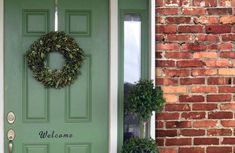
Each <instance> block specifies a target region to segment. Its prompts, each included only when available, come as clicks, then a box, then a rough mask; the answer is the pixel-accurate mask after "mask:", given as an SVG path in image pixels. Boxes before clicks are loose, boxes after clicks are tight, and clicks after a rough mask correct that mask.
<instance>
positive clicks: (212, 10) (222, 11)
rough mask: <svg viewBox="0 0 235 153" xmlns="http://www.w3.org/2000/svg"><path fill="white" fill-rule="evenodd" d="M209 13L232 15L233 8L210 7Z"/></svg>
mask: <svg viewBox="0 0 235 153" xmlns="http://www.w3.org/2000/svg"><path fill="white" fill-rule="evenodd" d="M207 12H208V14H209V15H232V8H208V9H207Z"/></svg>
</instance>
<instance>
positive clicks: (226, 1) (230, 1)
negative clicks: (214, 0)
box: [220, 0, 235, 7]
mask: <svg viewBox="0 0 235 153" xmlns="http://www.w3.org/2000/svg"><path fill="white" fill-rule="evenodd" d="M234 3H235V2H234V0H220V6H225V7H231V6H234Z"/></svg>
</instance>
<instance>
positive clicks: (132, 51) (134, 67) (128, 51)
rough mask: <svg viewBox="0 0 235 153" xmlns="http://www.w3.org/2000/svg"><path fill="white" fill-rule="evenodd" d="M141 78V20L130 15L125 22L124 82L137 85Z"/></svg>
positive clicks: (136, 16)
mask: <svg viewBox="0 0 235 153" xmlns="http://www.w3.org/2000/svg"><path fill="white" fill-rule="evenodd" d="M140 77H141V19H140V17H139V16H138V15H135V14H129V15H126V16H125V21H124V82H125V83H132V84H133V83H135V82H137V81H139V79H140Z"/></svg>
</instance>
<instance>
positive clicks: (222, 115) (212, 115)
mask: <svg viewBox="0 0 235 153" xmlns="http://www.w3.org/2000/svg"><path fill="white" fill-rule="evenodd" d="M232 118H233V113H232V112H209V113H208V119H232Z"/></svg>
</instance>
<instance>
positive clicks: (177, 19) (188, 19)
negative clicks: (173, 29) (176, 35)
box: [166, 17, 191, 24]
mask: <svg viewBox="0 0 235 153" xmlns="http://www.w3.org/2000/svg"><path fill="white" fill-rule="evenodd" d="M190 22H191V17H166V23H168V24H189V23H190Z"/></svg>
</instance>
